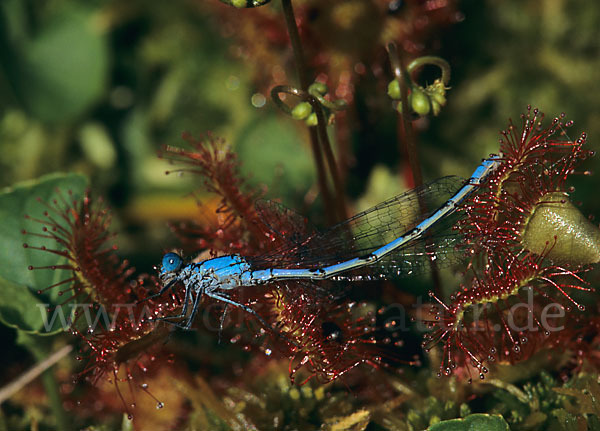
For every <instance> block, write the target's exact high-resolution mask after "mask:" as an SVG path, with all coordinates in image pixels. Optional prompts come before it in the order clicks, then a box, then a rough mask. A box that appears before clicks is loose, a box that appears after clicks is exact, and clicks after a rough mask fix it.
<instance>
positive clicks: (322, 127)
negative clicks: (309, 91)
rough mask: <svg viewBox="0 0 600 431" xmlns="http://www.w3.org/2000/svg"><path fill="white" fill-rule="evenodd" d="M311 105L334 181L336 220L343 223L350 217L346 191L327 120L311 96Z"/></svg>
mask: <svg viewBox="0 0 600 431" xmlns="http://www.w3.org/2000/svg"><path fill="white" fill-rule="evenodd" d="M311 99H312V100H311ZM309 103H310V104H311V106H312V107H313V110H314V111H315V113H316V114H317V126H316V128H317V131H318V133H319V139H320V142H321V145H322V146H323V150H324V151H325V158H326V159H327V165H328V167H329V172H330V173H331V178H332V180H333V187H334V189H335V194H336V198H337V199H335V204H336V205H335V206H336V208H337V217H336V218H337V221H342V220H345V219H347V218H348V215H347V213H346V199H345V194H344V189H343V187H342V181H341V180H340V175H339V173H338V167H337V164H336V162H335V157H334V155H333V151H331V145H330V144H329V136H328V135H327V120H326V119H325V115H324V114H323V108H322V107H321V104H320V103H319V101H318V100H317V99H316V98H314V97H313V96H310V97H309ZM311 128H312V127H311Z"/></svg>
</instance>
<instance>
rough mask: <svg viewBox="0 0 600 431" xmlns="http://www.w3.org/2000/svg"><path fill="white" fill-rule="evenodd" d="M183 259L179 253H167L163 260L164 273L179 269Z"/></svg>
mask: <svg viewBox="0 0 600 431" xmlns="http://www.w3.org/2000/svg"><path fill="white" fill-rule="evenodd" d="M182 264H183V259H181V256H179V255H178V254H177V253H167V254H165V255H164V257H163V260H162V271H161V272H162V273H163V274H164V273H166V272H174V271H179V269H180V268H181V265H182Z"/></svg>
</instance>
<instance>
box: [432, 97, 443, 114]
mask: <svg viewBox="0 0 600 431" xmlns="http://www.w3.org/2000/svg"><path fill="white" fill-rule="evenodd" d="M441 110H442V106H441V105H440V104H439V103H437V102H436V101H435V100H433V99H431V112H433V115H434V116H436V117H437V116H438V114H439V113H440V111H441Z"/></svg>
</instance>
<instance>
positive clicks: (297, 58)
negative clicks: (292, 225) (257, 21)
mask: <svg viewBox="0 0 600 431" xmlns="http://www.w3.org/2000/svg"><path fill="white" fill-rule="evenodd" d="M281 6H282V8H283V16H284V17H285V23H286V26H287V30H288V34H289V36H290V43H291V45H292V51H293V53H294V63H295V65H296V71H297V74H298V81H300V89H301V90H303V91H306V92H308V86H309V80H308V73H307V67H306V61H305V59H304V51H303V49H302V43H301V42H300V35H299V34H298V26H297V25H296V17H295V16H294V8H293V7H292V2H291V0H281ZM319 110H320V109H316V110H315V112H318V111H319ZM318 115H319V114H317V116H318ZM319 124H321V121H320V120H319ZM322 127H323V128H324V127H325V126H322ZM308 129H309V134H310V143H311V150H312V153H313V159H314V161H315V165H316V167H317V182H318V185H319V190H320V192H321V196H322V197H323V200H324V205H325V208H328V207H329V206H331V208H336V209H337V210H336V211H325V213H326V217H327V221H328V222H329V223H330V224H332V223H334V222H336V221H340V220H342V219H341V218H340V214H345V209H344V211H341V210H340V208H345V203H344V195H343V193H341V183H340V181H339V175H338V174H337V166H336V164H335V160H334V159H333V152H332V151H331V145H330V144H329V139H328V138H327V139H325V140H324V139H323V133H322V132H321V130H319V131H317V130H315V128H314V127H309V128H308ZM324 136H325V137H327V132H326V131H325V134H324ZM319 138H320V139H319ZM319 141H320V143H321V145H319ZM321 148H323V150H324V151H325V154H326V157H327V161H328V165H329V170H330V171H331V176H332V179H333V183H334V187H335V189H336V194H337V196H335V197H334V196H332V193H331V192H330V190H329V187H328V186H327V179H326V174H325V165H324V163H323V154H322V153H321ZM331 160H333V163H332V162H331ZM336 181H337V184H336Z"/></svg>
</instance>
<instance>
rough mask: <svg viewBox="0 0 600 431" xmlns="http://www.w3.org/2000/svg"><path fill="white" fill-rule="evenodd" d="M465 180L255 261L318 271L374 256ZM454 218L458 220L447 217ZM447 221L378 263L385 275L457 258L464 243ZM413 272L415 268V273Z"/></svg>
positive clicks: (426, 189) (397, 201)
mask: <svg viewBox="0 0 600 431" xmlns="http://www.w3.org/2000/svg"><path fill="white" fill-rule="evenodd" d="M465 183H466V180H464V179H462V178H460V177H454V176H452V177H444V178H440V179H438V180H435V181H433V182H430V183H428V184H425V185H423V186H421V187H418V188H415V189H412V190H409V191H407V192H405V193H402V194H400V195H398V196H396V197H394V198H391V199H389V200H387V201H384V202H382V203H380V204H378V205H376V206H374V207H372V208H370V209H368V210H366V211H363V212H361V213H359V214H357V215H355V216H354V217H351V218H350V219H348V220H346V221H344V222H341V223H339V224H337V225H335V226H333V227H331V228H330V229H328V230H327V231H325V232H323V233H314V234H312V235H308V236H306V237H305V238H304V239H302V240H300V241H296V242H295V243H294V245H293V246H284V247H281V248H279V249H277V250H275V251H274V252H271V253H269V254H268V255H265V256H261V257H260V258H258V259H256V261H255V262H253V263H254V264H255V265H257V266H258V267H263V268H267V267H273V266H274V264H276V265H277V266H279V267H281V268H308V269H312V268H319V267H323V266H328V265H334V264H336V263H340V262H344V261H346V260H349V259H352V258H355V257H360V256H364V255H367V254H369V253H371V252H372V251H374V250H377V249H378V248H380V247H382V246H383V245H385V244H388V243H389V242H391V241H393V240H394V239H396V238H398V237H399V236H402V235H403V234H405V233H406V232H407V231H409V230H411V229H412V228H414V227H415V226H416V225H418V224H419V223H421V222H422V221H423V220H425V219H426V218H427V217H429V216H430V215H432V214H433V213H434V212H435V211H436V210H437V209H438V208H439V207H440V206H441V205H443V204H444V203H445V202H446V201H447V200H448V199H449V198H451V197H452V196H453V195H454V194H455V193H456V192H457V191H458V190H459V189H460V188H461V187H462V186H463V185H464V184H465ZM448 219H453V217H448ZM450 223H452V222H448V221H447V220H444V221H440V223H437V224H436V225H434V227H432V229H431V232H430V233H429V234H428V235H424V236H423V237H420V238H418V239H416V240H414V241H412V242H410V243H408V244H407V245H406V246H405V247H403V248H402V249H400V250H397V251H395V252H394V253H393V254H392V256H388V257H386V258H384V259H382V260H381V261H380V262H377V263H376V264H375V265H374V266H371V268H379V269H380V270H381V271H382V274H386V275H389V274H393V273H397V272H401V273H403V274H404V273H406V272H407V271H408V272H411V271H412V272H413V273H414V272H416V271H419V268H421V267H424V266H425V264H427V265H428V263H427V262H428V261H429V260H430V259H432V258H433V259H436V260H439V261H440V264H443V260H444V259H450V260H451V261H452V260H456V257H455V255H458V253H456V251H455V246H456V244H457V243H458V241H459V238H458V236H457V234H456V232H454V231H452V229H451V226H449V224H450ZM410 268H412V270H411V269H410Z"/></svg>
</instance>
